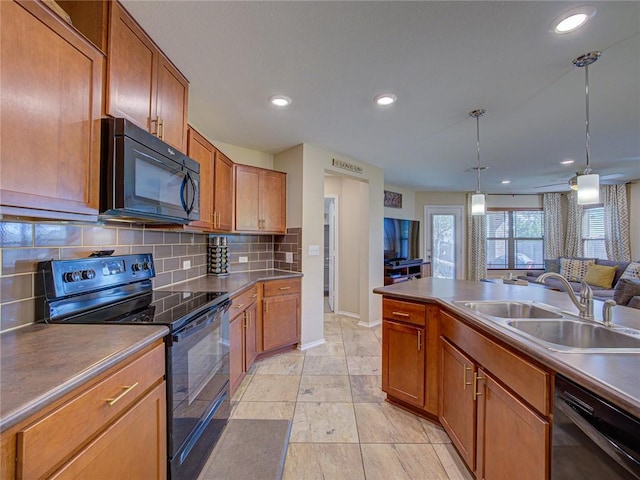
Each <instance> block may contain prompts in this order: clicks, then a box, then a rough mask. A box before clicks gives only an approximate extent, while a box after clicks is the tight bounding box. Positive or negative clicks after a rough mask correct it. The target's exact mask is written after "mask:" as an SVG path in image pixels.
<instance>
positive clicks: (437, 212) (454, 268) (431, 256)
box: [424, 205, 464, 279]
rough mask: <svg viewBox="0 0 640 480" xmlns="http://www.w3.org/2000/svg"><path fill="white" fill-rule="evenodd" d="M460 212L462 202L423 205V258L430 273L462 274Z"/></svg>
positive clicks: (442, 274) (442, 276)
mask: <svg viewBox="0 0 640 480" xmlns="http://www.w3.org/2000/svg"><path fill="white" fill-rule="evenodd" d="M462 212H463V207H462V206H451V207H450V206H446V207H445V206H428V205H425V207H424V224H425V242H424V243H425V259H426V260H427V261H430V262H431V275H432V276H433V277H440V278H458V279H461V278H463V272H464V255H463V253H462V252H463V251H464V250H463V247H464V245H463V238H464V236H463V232H462Z"/></svg>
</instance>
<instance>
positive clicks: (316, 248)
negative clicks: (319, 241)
mask: <svg viewBox="0 0 640 480" xmlns="http://www.w3.org/2000/svg"><path fill="white" fill-rule="evenodd" d="M318 255H320V245H309V256H310V257H317V256H318Z"/></svg>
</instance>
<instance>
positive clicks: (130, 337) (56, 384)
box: [0, 323, 169, 431]
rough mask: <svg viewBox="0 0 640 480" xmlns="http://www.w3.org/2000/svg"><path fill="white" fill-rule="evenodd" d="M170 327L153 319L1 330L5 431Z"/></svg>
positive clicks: (0, 422)
mask: <svg viewBox="0 0 640 480" xmlns="http://www.w3.org/2000/svg"><path fill="white" fill-rule="evenodd" d="M167 333H169V329H168V328H167V327H162V326H157V325H148V326H146V325H145V326H144V327H142V328H141V326H140V325H75V324H74V325H70V324H65V325H62V324H58V325H51V324H45V323H39V324H34V325H28V326H26V327H22V328H19V329H17V330H13V331H9V332H5V333H3V334H2V335H1V336H0V431H4V430H6V429H7V428H9V427H12V426H13V425H15V424H17V423H18V422H20V421H22V420H24V419H25V418H28V417H29V416H30V415H33V414H34V413H36V412H37V411H39V410H41V409H42V408H43V407H45V406H47V405H48V404H50V403H51V402H54V401H55V400H57V399H59V398H61V397H63V396H64V395H66V394H67V393H69V392H70V391H72V390H74V389H75V388H77V387H79V386H81V385H82V384H84V383H86V382H87V381H89V380H91V379H92V378H95V377H96V376H98V375H100V374H101V373H103V372H105V371H106V370H108V369H109V368H111V367H113V366H114V365H116V364H117V363H119V362H120V361H122V360H124V359H125V358H127V357H129V356H130V355H132V354H134V353H136V352H138V351H140V350H142V349H143V348H144V347H146V346H147V345H150V344H152V343H153V342H154V341H156V340H157V339H159V338H162V337H164V336H165V335H166V334H167Z"/></svg>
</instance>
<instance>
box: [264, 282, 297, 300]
mask: <svg viewBox="0 0 640 480" xmlns="http://www.w3.org/2000/svg"><path fill="white" fill-rule="evenodd" d="M263 285H264V290H263V292H264V296H265V297H273V296H276V295H289V294H292V293H300V279H299V278H286V279H283V280H269V281H268V282H264V284H263Z"/></svg>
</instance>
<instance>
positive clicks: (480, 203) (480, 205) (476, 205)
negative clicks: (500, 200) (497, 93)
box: [469, 108, 487, 215]
mask: <svg viewBox="0 0 640 480" xmlns="http://www.w3.org/2000/svg"><path fill="white" fill-rule="evenodd" d="M485 112H486V110H485V109H484V108H478V109H477V110H472V111H470V112H469V116H470V117H473V118H475V119H476V148H477V150H478V165H477V166H476V167H474V168H473V170H475V171H476V173H477V175H478V184H477V188H476V193H474V194H473V195H471V215H484V214H485V212H486V209H487V207H486V201H485V200H486V199H485V195H484V193H480V171H481V170H486V169H487V167H481V166H480V117H481V116H483V115H484V114H485Z"/></svg>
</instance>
